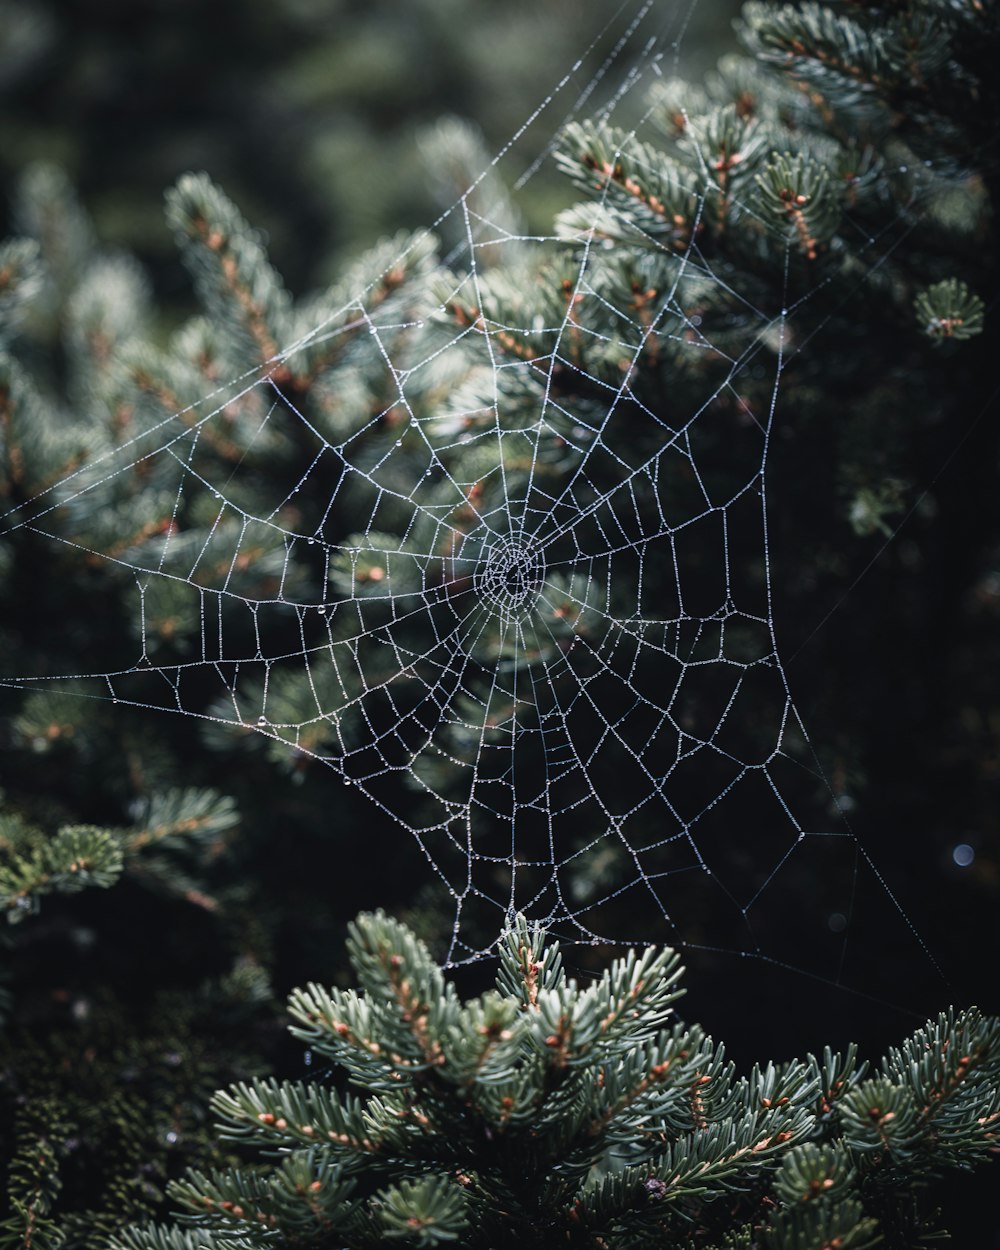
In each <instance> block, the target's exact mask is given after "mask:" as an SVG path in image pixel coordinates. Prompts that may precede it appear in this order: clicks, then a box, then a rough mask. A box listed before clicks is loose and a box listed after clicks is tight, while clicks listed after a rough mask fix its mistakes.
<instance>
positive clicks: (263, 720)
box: [257, 716, 267, 725]
mask: <svg viewBox="0 0 1000 1250" xmlns="http://www.w3.org/2000/svg"><path fill="white" fill-rule="evenodd" d="M257 724H258V725H266V724H267V717H266V716H258V717H257Z"/></svg>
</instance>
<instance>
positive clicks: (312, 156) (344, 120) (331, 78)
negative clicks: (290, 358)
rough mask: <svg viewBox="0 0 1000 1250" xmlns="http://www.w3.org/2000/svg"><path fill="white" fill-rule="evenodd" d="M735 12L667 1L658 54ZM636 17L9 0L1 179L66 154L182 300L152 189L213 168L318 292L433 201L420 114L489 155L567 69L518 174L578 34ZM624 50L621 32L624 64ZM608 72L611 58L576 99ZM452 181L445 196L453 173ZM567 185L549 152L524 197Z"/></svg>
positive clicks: (547, 205)
mask: <svg viewBox="0 0 1000 1250" xmlns="http://www.w3.org/2000/svg"><path fill="white" fill-rule="evenodd" d="M737 8H738V5H737V4H736V3H735V2H734V0H711V2H710V3H701V4H699V5H697V6H695V7H693V8H692V10H691V11H690V12H689V13H682V12H679V11H678V12H674V11H667V9H666V7H665V8H664V10H663V11H662V13H661V14H660V15H659V16H658V17H657V26H658V28H659V29H660V30H662V31H663V33H664V36H665V39H666V40H667V41H668V50H667V56H668V58H669V57H672V55H673V53H672V51H671V50H670V48H669V40H670V39H672V38H676V39H678V40H679V39H680V37H681V35H682V34H683V40H682V43H681V52H682V54H683V55H684V57H685V58H689V59H690V61H691V63H693V64H694V65H696V66H697V65H698V64H700V63H703V62H704V61H705V60H706V58H708V57H711V56H713V55H714V54H715V53H717V51H718V50H719V46H720V42H721V43H722V44H723V45H725V44H729V43H732V34H731V32H730V31H729V29H728V19H729V18H730V17H732V16H734V15H735V13H736V11H737ZM622 14H625V19H623V17H622ZM627 16H628V10H627V8H625V9H619V7H618V6H616V5H607V4H604V3H599V2H597V0H587V3H584V4H581V3H579V0H542V2H541V3H538V2H537V0H509V3H506V4H503V5H492V4H487V3H485V0H475V2H474V3H472V4H470V3H469V0H406V3H401V2H400V0H372V2H370V3H368V2H364V0H329V2H322V3H321V2H320V0H250V2H249V3H247V2H245V0H213V2H212V3H211V4H205V3H201V2H200V0H135V2H130V0H80V3H58V0H2V2H0V64H2V65H3V67H4V68H3V71H2V73H0V182H2V181H7V182H8V183H9V181H10V179H11V178H12V177H13V175H14V174H15V173H17V172H18V171H20V170H22V169H23V168H24V167H25V165H26V164H27V163H28V162H29V161H32V160H37V159H40V158H41V159H49V160H53V161H56V162H58V163H59V164H60V165H61V166H62V167H63V168H64V169H66V170H67V172H68V173H69V175H70V176H71V178H72V179H73V181H74V183H75V184H76V185H77V187H78V188H79V190H80V192H81V194H82V196H83V198H84V200H85V202H86V203H87V204H88V206H89V207H90V209H91V211H92V213H93V215H94V218H95V220H96V222H97V226H98V230H99V232H100V234H101V236H102V237H104V238H107V239H114V240H115V242H116V244H117V245H118V246H121V247H125V248H128V249H129V250H130V251H134V252H136V253H137V254H138V255H139V256H140V257H141V258H142V259H143V260H144V261H145V262H146V263H149V264H151V265H152V266H153V268H154V272H155V273H156V274H157V276H158V278H159V280H160V282H161V284H162V286H163V288H164V290H165V292H166V294H167V295H168V297H169V298H171V299H173V300H174V301H177V302H179V303H184V302H186V301H187V299H188V292H187V288H186V286H185V284H184V282H183V279H182V278H181V275H180V273H179V270H178V268H177V266H176V262H175V258H174V254H173V252H172V250H171V248H170V243H169V239H168V237H167V235H166V233H165V232H164V230H163V228H162V224H161V223H160V221H159V220H158V219H157V215H156V213H155V212H153V211H151V205H152V204H154V203H155V202H157V201H158V200H159V198H160V196H161V195H162V192H163V188H164V187H166V186H169V185H170V184H171V183H172V182H173V181H174V180H175V179H176V178H177V177H178V176H179V175H180V174H182V173H184V172H186V171H187V170H190V169H205V170H208V171H209V172H210V173H211V175H212V177H213V178H215V179H217V180H218V181H219V182H220V183H221V184H222V185H223V186H224V187H225V188H226V189H227V191H228V193H229V194H230V195H232V196H233V198H234V199H235V200H236V202H237V203H239V204H240V205H241V206H242V207H243V209H244V211H245V212H246V213H247V214H248V216H249V217H250V218H251V219H252V220H253V221H254V222H255V223H257V224H258V225H259V226H261V227H262V228H263V229H264V230H265V231H266V232H267V234H268V236H269V240H270V247H271V252H272V255H273V257H274V259H275V262H276V264H277V266H278V268H279V270H280V271H281V272H282V273H283V274H284V275H285V277H286V279H287V281H288V282H289V285H290V286H291V287H292V289H299V290H301V289H304V288H310V287H315V286H319V285H320V284H321V283H322V282H324V281H329V280H330V279H331V278H332V277H333V276H334V274H335V273H336V271H337V269H338V267H339V265H340V263H341V262H342V260H343V258H344V257H345V255H350V254H353V253H355V252H356V251H357V250H358V249H359V247H362V246H367V245H370V244H372V243H374V242H375V241H376V240H377V239H378V238H380V237H381V236H382V235H384V234H386V233H389V232H391V231H394V230H396V229H399V228H400V227H418V226H426V225H428V224H429V223H430V222H431V221H433V220H434V219H435V218H436V217H437V215H438V212H439V211H440V208H441V203H440V196H439V192H440V186H439V185H436V183H435V177H434V172H435V171H433V170H428V168H427V166H426V163H425V161H424V158H423V156H422V153H421V150H420V144H419V138H420V134H421V132H422V130H424V129H425V128H426V127H428V126H431V125H433V124H436V123H437V121H438V120H439V119H440V118H441V117H442V116H443V115H445V114H449V113H454V114H457V115H458V116H460V117H463V118H465V119H468V120H471V121H473V122H475V123H476V124H477V125H479V126H480V127H481V128H482V130H483V132H484V134H485V136H486V146H487V148H488V149H489V150H490V151H491V152H493V151H499V150H500V148H501V147H502V146H503V145H504V144H506V143H507V141H508V140H509V139H510V138H511V136H512V135H513V134H514V133H515V132H516V131H517V130H518V129H519V128H520V127H521V126H522V124H523V123H524V122H525V121H526V120H527V119H528V117H529V116H530V115H531V114H532V113H533V112H534V111H535V109H536V108H537V107H538V106H539V105H540V104H541V103H542V101H543V100H545V99H546V98H547V97H548V95H549V94H550V93H551V92H552V91H553V90H554V88H555V87H556V85H557V83H559V82H560V81H561V80H562V78H563V77H564V75H570V81H569V82H568V83H567V84H566V86H565V88H564V89H563V90H562V91H561V92H560V93H559V95H558V97H557V98H556V100H555V101H554V102H553V104H552V105H551V107H549V108H548V109H547V110H546V111H545V112H544V114H543V115H542V117H541V119H540V121H539V123H538V124H537V125H536V126H535V127H534V128H533V129H532V131H531V134H530V135H529V136H528V138H527V141H526V142H525V143H524V144H523V145H522V146H521V148H520V149H519V155H518V158H517V163H516V164H513V165H508V166H506V167H505V175H506V176H507V177H508V179H513V178H516V177H517V176H518V175H520V174H521V172H522V171H523V169H524V168H525V167H526V166H527V165H528V164H529V163H530V162H531V161H532V160H533V159H534V158H535V156H537V155H538V153H539V152H540V151H541V150H542V149H543V148H544V147H545V145H546V144H547V143H548V141H549V140H550V139H551V136H552V134H553V132H554V131H555V130H556V129H557V128H558V125H559V124H560V122H561V121H562V119H563V117H564V116H565V115H566V114H567V113H568V112H569V111H570V109H571V108H572V107H573V105H574V104H575V102H576V100H577V98H578V96H579V95H580V93H581V91H582V90H583V89H584V88H585V87H586V86H587V84H588V83H589V81H590V79H591V76H592V75H593V74H594V73H595V72H596V71H597V70H598V69H599V68H600V61H601V57H602V56H603V54H604V53H603V51H602V53H601V55H600V56H590V57H587V56H586V55H585V54H586V52H587V49H588V47H589V46H590V44H591V43H592V42H593V40H594V39H595V38H597V37H598V35H599V34H600V32H601V31H602V30H603V29H604V28H605V27H606V26H607V27H609V28H610V29H612V30H614V31H616V32H627V25H628V23H627ZM647 33H648V23H647V27H646V28H644V30H643V37H644V38H645V37H646V35H647ZM605 45H606V41H605V44H602V48H603V49H604V50H605V51H606V46H605ZM638 51H639V47H638V39H637V37H633V39H632V44H631V52H632V53H637V52H638ZM581 56H583V57H584V63H583V65H582V66H581V68H580V69H579V70H578V71H576V72H575V73H573V72H571V71H572V70H573V66H574V64H575V63H576V61H577V59H578V58H580V57H581ZM629 56H630V51H629V46H628V39H627V34H626V46H625V49H624V54H623V61H620V62H619V64H622V63H625V62H627V60H628V59H629ZM618 83H619V80H618V78H617V77H616V76H615V74H614V73H612V74H611V75H610V76H609V77H608V79H607V81H606V83H605V84H604V85H603V87H599V88H598V90H597V92H596V94H595V95H593V96H592V97H591V98H590V99H589V101H588V107H589V108H593V107H594V106H595V105H596V104H598V103H599V102H600V100H601V99H602V97H604V98H606V97H607V95H608V94H609V93H610V92H612V91H613V90H614V89H615V88H616V87H617V86H618ZM477 172H478V171H477ZM463 181H464V180H463ZM446 194H447V201H446V202H448V203H450V202H451V199H453V198H454V194H455V189H454V188H451V187H449V188H448V191H447V193H446ZM565 201H566V190H565V186H564V184H562V182H561V180H560V179H559V178H558V176H556V175H555V173H554V171H553V170H552V169H551V167H549V168H547V169H543V170H542V172H541V174H540V176H538V177H536V178H533V179H532V180H531V182H530V183H529V184H528V186H527V188H526V190H525V193H524V195H523V196H522V197H521V201H520V205H521V208H522V211H523V212H524V214H525V216H526V218H527V220H528V223H529V226H530V227H531V228H532V229H538V230H545V229H548V228H549V225H550V222H551V218H552V215H553V212H554V210H555V208H556V207H559V206H561V205H562V204H564V203H565ZM7 207H8V206H6V205H4V206H0V214H2V213H3V211H4V210H5V208H7ZM4 224H5V223H4V221H3V218H2V216H0V236H2V235H3V234H4V233H6V231H5V230H3V229H2V226H3V225H4ZM6 224H7V225H9V224H10V223H9V221H8V222H7V223H6Z"/></svg>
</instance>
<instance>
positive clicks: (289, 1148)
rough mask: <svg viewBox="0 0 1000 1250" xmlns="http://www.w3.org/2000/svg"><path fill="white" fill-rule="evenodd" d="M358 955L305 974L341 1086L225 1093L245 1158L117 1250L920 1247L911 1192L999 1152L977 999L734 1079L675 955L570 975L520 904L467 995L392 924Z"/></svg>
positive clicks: (299, 1010)
mask: <svg viewBox="0 0 1000 1250" xmlns="http://www.w3.org/2000/svg"><path fill="white" fill-rule="evenodd" d="M348 945H349V952H350V958H351V963H352V965H353V967H354V970H355V973H356V975H357V977H358V981H359V988H358V989H357V990H346V991H345V990H338V989H329V990H328V989H325V988H323V987H321V986H319V985H315V984H312V985H308V986H307V987H305V988H304V989H300V990H297V991H295V993H293V995H292V997H291V1000H290V1012H291V1015H292V1018H293V1021H294V1023H293V1025H292V1032H293V1033H294V1034H295V1035H296V1036H297V1037H298V1038H300V1039H301V1040H302V1041H303V1042H305V1043H306V1044H307V1045H308V1046H309V1047H310V1048H311V1049H312V1051H313V1052H314V1053H316V1054H317V1055H322V1056H323V1057H324V1058H326V1059H329V1060H331V1061H332V1062H333V1063H334V1064H335V1065H337V1066H338V1067H339V1068H341V1069H343V1070H344V1072H346V1074H347V1077H348V1081H349V1084H350V1086H351V1087H352V1089H350V1090H348V1091H347V1092H340V1091H339V1090H338V1089H337V1088H336V1087H335V1086H333V1085H331V1084H330V1083H325V1082H324V1083H321V1082H319V1081H275V1080H263V1081H253V1082H247V1083H241V1084H237V1085H234V1086H233V1087H232V1088H231V1089H229V1090H228V1091H223V1092H220V1093H219V1094H217V1095H216V1097H215V1100H214V1103H213V1107H214V1110H215V1112H216V1113H217V1115H218V1117H219V1119H220V1122H221V1126H222V1132H223V1135H224V1137H225V1138H226V1139H227V1140H229V1141H231V1142H239V1143H242V1144H244V1145H247V1146H250V1147H253V1148H254V1149H255V1152H256V1157H255V1158H253V1159H251V1161H248V1162H247V1164H246V1165H245V1166H241V1167H238V1168H232V1169H228V1170H220V1171H215V1172H192V1173H191V1174H189V1176H188V1177H187V1178H186V1179H185V1180H183V1181H181V1182H179V1183H177V1184H175V1185H174V1186H173V1188H172V1195H173V1198H174V1200H175V1202H176V1203H177V1204H178V1205H179V1207H180V1209H181V1211H182V1213H183V1216H184V1223H183V1224H181V1225H177V1226H174V1227H162V1226H161V1227H151V1228H146V1229H134V1230H132V1231H130V1232H128V1233H127V1234H125V1235H123V1236H121V1237H119V1238H118V1239H116V1241H115V1242H114V1245H115V1248H116V1250H193V1248H194V1247H196V1246H197V1247H207V1248H210V1247H223V1246H225V1247H226V1248H227V1250H254V1248H256V1247H264V1246H268V1245H273V1244H279V1245H303V1246H344V1247H350V1248H352V1250H353V1248H354V1247H359V1248H360V1247H377V1246H384V1245H387V1244H398V1245H403V1246H434V1245H443V1244H447V1243H452V1244H456V1245H459V1246H463V1247H468V1248H469V1250H473V1248H477V1250H502V1248H503V1247H515V1246H520V1247H523V1248H524V1250H531V1248H535V1247H537V1250H549V1248H550V1247H554V1246H581V1247H583V1246H586V1247H593V1248H595V1250H596V1248H601V1250H612V1248H616V1247H617V1248H620V1250H627V1248H631V1247H634V1248H636V1250H638V1248H639V1247H644V1246H649V1247H653V1246H667V1245H669V1246H672V1247H678V1248H680V1247H709V1246H718V1247H723V1246H725V1247H736V1246H749V1245H758V1246H775V1247H782V1250H814V1248H815V1247H818V1246H838V1247H840V1246H843V1247H845V1248H846V1247H854V1248H857V1247H862V1246H867V1245H872V1244H874V1243H875V1242H876V1241H879V1240H880V1239H882V1238H883V1237H886V1238H887V1239H888V1244H892V1245H910V1244H913V1242H914V1239H915V1238H916V1237H918V1236H919V1235H920V1234H921V1233H922V1232H923V1233H926V1232H929V1231H930V1227H929V1226H925V1225H924V1224H923V1222H922V1221H923V1216H922V1214H921V1212H920V1210H919V1207H918V1206H917V1205H915V1203H914V1197H915V1194H916V1192H917V1190H918V1187H920V1186H921V1185H924V1184H926V1181H927V1179H928V1178H929V1177H932V1176H936V1175H939V1174H940V1173H941V1172H942V1171H943V1170H946V1169H949V1168H968V1167H971V1166H973V1165H975V1164H977V1163H980V1162H983V1161H984V1160H986V1159H987V1158H988V1157H989V1156H990V1154H991V1153H992V1152H993V1151H994V1150H995V1142H996V1134H997V1128H998V1125H1000V1092H998V1082H1000V1021H997V1020H995V1019H992V1018H989V1017H984V1016H982V1015H981V1014H980V1013H979V1012H978V1011H976V1010H974V1009H973V1010H969V1011H966V1012H963V1013H961V1014H956V1013H954V1012H946V1013H943V1014H942V1015H940V1016H939V1017H938V1018H937V1019H936V1020H932V1021H930V1022H929V1023H928V1024H927V1025H926V1026H925V1027H924V1028H923V1029H920V1030H918V1032H917V1033H915V1034H914V1035H913V1036H912V1037H911V1038H909V1039H908V1040H907V1041H906V1042H905V1043H904V1044H903V1045H902V1046H900V1047H898V1048H894V1049H892V1050H890V1052H889V1053H888V1055H887V1056H886V1058H885V1059H884V1060H883V1061H882V1063H881V1065H880V1066H879V1068H878V1069H877V1070H872V1071H869V1070H868V1068H867V1065H866V1064H865V1063H862V1062H859V1061H858V1057H857V1054H856V1051H855V1049H854V1048H853V1047H851V1048H849V1049H848V1050H847V1051H846V1052H845V1053H843V1054H833V1053H831V1052H830V1051H829V1050H827V1051H825V1052H824V1053H823V1056H822V1057H821V1058H816V1057H814V1056H812V1055H809V1056H807V1057H806V1059H805V1060H803V1061H801V1062H798V1061H795V1062H791V1063H783V1064H773V1063H768V1064H764V1065H762V1066H760V1065H759V1066H755V1067H754V1069H753V1070H752V1072H751V1073H750V1074H749V1075H748V1076H739V1075H737V1073H736V1072H735V1070H734V1067H733V1065H732V1064H731V1063H729V1062H727V1061H726V1059H725V1055H724V1050H723V1048H722V1046H721V1045H718V1044H716V1043H715V1042H714V1041H713V1040H712V1039H711V1038H709V1037H707V1036H706V1035H705V1034H704V1033H703V1032H702V1031H701V1030H700V1029H699V1028H697V1027H688V1026H686V1025H685V1024H683V1023H679V1022H674V1021H673V1020H672V1004H673V1003H674V1002H675V1001H676V999H677V998H678V997H679V995H680V993H681V991H680V989H679V988H678V984H677V983H678V979H679V977H680V975H681V969H680V966H679V960H678V957H677V955H676V954H675V953H674V952H672V951H670V950H661V951H656V950H654V949H653V948H650V949H647V950H646V951H645V952H643V953H641V954H637V953H635V952H632V953H630V954H628V955H627V956H626V957H625V958H623V959H619V960H616V961H615V962H614V963H613V964H612V965H611V967H610V968H609V969H608V970H607V971H606V972H605V973H604V974H603V976H601V977H600V978H599V979H597V980H595V981H592V982H590V983H589V984H585V985H580V984H578V983H577V982H576V981H575V980H574V979H573V978H571V977H568V976H567V975H566V973H565V971H564V969H563V967H562V962H561V956H560V951H559V947H558V946H557V944H556V943H554V942H553V941H551V940H550V939H549V938H548V937H547V936H546V935H545V933H544V932H542V931H541V930H540V929H539V928H538V927H537V926H530V925H528V924H527V922H526V921H525V920H524V919H523V918H521V917H519V918H517V919H516V921H515V922H514V923H513V925H512V926H511V927H510V928H509V929H508V930H507V931H506V932H505V934H504V936H503V939H502V942H501V951H500V968H499V973H498V976H497V988H496V990H495V991H491V992H489V993H487V994H485V995H483V996H482V997H480V998H478V999H475V1000H473V1001H471V1002H468V1003H465V1004H462V1003H461V1002H460V1001H459V998H458V996H457V994H456V992H455V989H454V987H453V985H451V984H449V983H447V982H446V981H445V980H444V977H443V976H442V973H441V971H440V970H439V969H438V967H437V966H436V965H435V964H434V962H433V961H432V960H431V958H430V955H429V954H428V951H427V949H426V947H424V946H423V944H422V943H420V942H419V941H417V940H416V939H415V938H414V937H413V935H412V933H410V932H409V931H408V930H407V929H406V928H405V927H404V926H402V925H400V924H399V923H398V922H396V921H394V920H392V919H390V918H388V917H386V916H385V915H384V914H382V913H376V914H374V915H363V916H361V917H359V919H358V920H357V921H356V922H355V924H354V925H353V926H352V927H351V930H350V937H349V942H348ZM353 1090H358V1091H360V1096H359V1094H357V1093H355V1092H353ZM269 1158H270V1160H271V1161H270V1162H268V1159H269Z"/></svg>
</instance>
